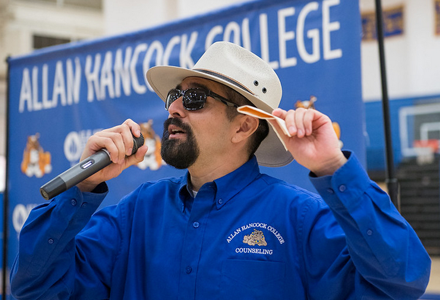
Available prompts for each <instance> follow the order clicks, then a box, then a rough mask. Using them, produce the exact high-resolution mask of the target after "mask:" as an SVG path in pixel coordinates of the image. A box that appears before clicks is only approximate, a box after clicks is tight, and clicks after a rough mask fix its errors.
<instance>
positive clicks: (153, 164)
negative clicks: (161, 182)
mask: <svg viewBox="0 0 440 300" xmlns="http://www.w3.org/2000/svg"><path fill="white" fill-rule="evenodd" d="M140 126H141V132H142V135H143V136H144V139H145V144H146V145H147V146H148V150H147V153H145V156H144V160H143V161H141V162H140V163H138V164H137V166H138V167H139V169H141V170H145V169H147V168H150V170H152V171H155V170H157V169H159V168H160V167H161V166H162V165H163V164H165V162H164V161H163V160H162V156H161V155H160V149H161V146H162V143H161V141H160V137H159V136H158V135H157V134H156V132H155V131H154V129H153V120H151V119H150V120H148V122H146V123H141V124H140Z"/></svg>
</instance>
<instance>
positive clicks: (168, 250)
mask: <svg viewBox="0 0 440 300" xmlns="http://www.w3.org/2000/svg"><path fill="white" fill-rule="evenodd" d="M147 77H148V80H149V82H150V84H151V86H152V87H153V88H154V89H155V91H156V93H157V94H158V95H159V96H160V97H161V98H162V99H163V100H164V101H165V106H166V108H167V110H168V111H169V118H168V120H166V122H165V124H164V136H163V149H162V156H163V158H164V160H165V161H166V162H167V163H168V164H170V165H173V166H175V167H177V168H187V169H188V172H187V174H186V175H185V176H183V177H182V178H171V179H170V178H169V179H163V180H159V181H157V182H147V183H145V184H143V185H141V186H140V187H139V188H138V189H136V190H135V191H133V192H132V193H131V194H129V195H127V196H126V197H125V198H124V199H122V201H121V202H120V203H119V204H118V205H116V206H111V207H107V208H104V209H102V210H101V211H98V212H97V213H96V214H94V215H93V216H92V214H93V213H94V212H95V210H96V208H97V207H98V206H99V204H100V203H101V201H102V200H103V198H104V197H105V195H106V193H107V186H106V184H105V183H104V182H105V181H106V180H109V179H111V178H113V177H116V176H117V175H118V174H119V173H120V172H121V171H122V170H124V169H125V168H127V167H128V166H130V165H133V164H135V163H137V162H139V161H141V160H142V157H143V156H144V154H145V152H146V150H147V149H146V147H145V146H143V147H141V148H140V149H139V150H138V152H137V153H136V154H135V155H133V156H129V157H127V155H129V154H130V153H131V148H132V147H133V144H132V143H133V142H132V134H133V135H134V136H139V125H138V124H136V123H135V122H133V121H131V120H127V121H125V122H124V124H122V125H120V126H116V127H114V128H111V129H108V130H104V131H102V132H100V133H97V134H95V135H94V136H92V137H91V138H90V139H89V141H88V143H87V145H86V148H85V150H84V153H83V158H84V157H87V156H89V155H91V154H93V153H94V152H96V151H98V150H100V149H102V148H106V149H107V150H108V151H109V152H110V156H111V160H112V161H113V164H111V165H110V166H108V167H107V168H105V169H103V170H101V171H99V172H98V173H96V174H94V175H93V176H91V177H89V178H88V179H86V180H84V181H83V182H81V183H80V184H78V185H77V187H74V188H72V189H70V190H68V191H66V192H64V193H62V194H61V195H59V196H57V197H56V198H54V199H53V200H52V201H51V202H50V203H49V204H45V205H42V206H39V207H37V208H35V209H34V210H33V211H32V213H31V215H30V216H29V218H28V220H27V222H26V224H25V226H24V227H23V229H22V232H21V236H20V250H19V254H18V257H17V260H16V262H15V264H14V266H13V269H12V275H11V278H12V283H11V288H12V292H13V294H14V296H15V297H17V298H19V299H33V300H35V299H320V300H321V299H338V300H341V299H417V298H418V297H419V296H420V295H421V294H423V292H424V290H425V287H426V285H427V281H428V278H429V271H430V259H429V256H428V255H427V253H426V252H425V250H424V248H423V246H422V245H421V243H420V241H419V239H418V238H417V236H416V234H415V233H414V231H413V230H412V228H411V227H410V226H409V225H408V223H407V222H406V221H405V220H404V219H403V218H402V217H401V216H400V215H399V213H398V212H397V211H396V209H395V208H394V206H393V205H392V203H391V202H390V200H389V198H388V196H387V194H386V193H384V192H383V191H382V190H380V189H379V187H378V186H377V185H375V184H374V183H373V182H371V181H370V180H369V178H368V176H367V175H366V173H365V171H364V170H363V169H362V167H361V166H360V164H359V162H358V161H357V159H356V157H355V155H354V154H353V153H350V152H341V150H340V149H339V143H338V139H337V137H336V135H335V132H334V130H333V127H332V124H331V121H330V119H329V118H328V117H327V116H325V115H323V114H322V113H320V112H318V111H316V110H306V109H297V110H296V111H293V110H290V111H284V110H282V109H275V110H274V111H273V113H274V115H276V116H278V117H280V118H281V119H283V120H285V122H286V125H287V128H288V131H289V133H290V135H291V137H288V136H287V135H284V134H282V133H281V132H282V131H281V130H280V128H279V127H278V125H277V124H275V123H273V124H271V125H268V124H267V123H266V122H265V121H260V120H258V119H257V118H254V117H252V116H249V115H244V114H239V113H238V112H237V110H236V108H237V106H242V105H246V104H252V105H254V106H256V107H257V108H260V109H263V110H265V111H267V112H272V110H273V109H274V108H277V107H278V105H279V102H280V100H281V85H280V82H279V80H278V77H277V76H276V74H275V72H274V71H273V70H272V69H270V67H269V66H268V65H267V64H266V63H265V62H263V61H262V60H261V59H260V58H258V57H257V56H255V55H253V54H252V53H250V52H248V51H247V50H245V49H243V48H241V47H239V46H236V45H233V44H230V43H225V42H220V43H216V44H214V45H213V46H211V47H210V48H209V49H208V50H207V52H206V53H205V54H204V55H203V56H202V58H201V59H200V60H199V61H198V62H197V64H196V65H195V66H194V68H193V69H192V70H186V69H181V68H177V67H166V66H162V67H155V68H152V69H151V70H149V71H148V73H147ZM275 129H276V130H277V131H278V133H279V136H280V138H281V140H280V139H279V138H278V137H277V134H276V133H275V131H274V130H275ZM284 147H286V148H287V149H288V151H286V150H285V148H284ZM254 153H255V155H254ZM292 157H294V158H295V159H296V160H297V161H298V163H300V164H302V165H303V166H305V167H307V168H308V169H310V171H311V173H310V179H311V181H312V182H313V184H314V185H315V187H316V189H317V191H318V192H319V193H320V195H321V197H322V198H321V197H320V196H318V195H315V194H312V193H310V192H308V191H305V190H302V189H300V188H298V187H295V186H292V185H289V184H287V183H285V182H283V181H281V180H279V179H275V178H272V177H270V176H267V175H264V174H261V173H260V172H259V169H258V164H262V165H266V166H282V165H285V164H288V163H289V162H290V161H292ZM257 162H258V163H257ZM292 176H294V174H292Z"/></svg>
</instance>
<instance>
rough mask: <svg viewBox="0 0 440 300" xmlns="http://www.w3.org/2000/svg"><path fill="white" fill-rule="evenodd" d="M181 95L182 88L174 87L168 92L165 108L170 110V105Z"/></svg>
mask: <svg viewBox="0 0 440 300" xmlns="http://www.w3.org/2000/svg"><path fill="white" fill-rule="evenodd" d="M179 97H180V90H178V89H172V90H170V91H169V92H168V95H167V99H166V101H165V108H166V109H167V110H168V108H169V107H170V105H171V104H172V103H173V102H174V101H176V100H177V99H179Z"/></svg>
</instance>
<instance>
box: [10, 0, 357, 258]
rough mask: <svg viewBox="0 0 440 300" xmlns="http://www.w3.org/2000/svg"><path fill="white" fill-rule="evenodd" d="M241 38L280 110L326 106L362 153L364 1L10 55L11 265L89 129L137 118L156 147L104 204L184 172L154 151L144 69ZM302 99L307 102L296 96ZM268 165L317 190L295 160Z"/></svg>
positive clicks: (317, 4)
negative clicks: (269, 78) (265, 72)
mask: <svg viewBox="0 0 440 300" xmlns="http://www.w3.org/2000/svg"><path fill="white" fill-rule="evenodd" d="M220 40H226V41H231V42H234V43H236V44H239V45H241V46H243V47H245V48H247V49H249V50H251V51H252V52H254V53H255V54H257V55H258V56H260V57H262V58H263V59H264V60H266V61H267V62H268V63H269V64H270V65H271V66H272V67H273V69H274V70H275V71H276V72H277V74H278V75H279V77H280V79H281V83H282V85H283V98H282V102H281V107H283V108H285V109H290V108H293V107H295V105H305V106H307V105H309V104H310V101H309V100H310V99H311V98H313V97H315V98H313V99H316V102H314V106H315V108H316V109H317V110H319V111H322V112H324V113H326V114H328V115H329V116H330V117H331V118H332V120H333V121H334V122H336V123H337V124H335V125H336V127H337V130H338V131H339V130H340V139H341V144H343V147H344V148H349V149H351V150H353V151H354V152H355V153H356V154H357V156H358V157H359V158H360V160H361V161H362V162H365V145H364V137H363V136H364V134H363V131H364V130H363V127H364V121H363V120H364V112H363V103H362V99H361V75H360V41H361V21H360V12H359V3H358V1H352V0H318V1H304V0H290V1H255V2H248V3H245V4H240V5H236V6H234V7H229V8H227V9H224V10H220V11H216V12H213V13H209V14H206V15H202V16H197V17H194V18H191V19H185V20H180V21H177V22H174V23H171V24H167V25H164V26H160V27H156V28H152V29H146V30H142V31H138V32H133V33H130V34H125V35H120V36H115V37H108V38H102V39H97V40H92V41H85V42H78V43H72V44H67V45H63V46H57V47H52V48H49V49H42V50H39V51H35V52H33V53H31V54H29V55H25V56H20V57H13V58H11V59H9V68H10V69H9V72H10V73H9V74H10V77H9V91H10V95H9V128H10V131H9V132H8V138H9V144H8V147H9V152H8V153H9V157H8V159H9V170H8V178H9V181H8V193H9V194H8V195H9V199H10V208H11V212H10V221H9V224H10V226H9V228H11V231H10V233H9V238H10V241H9V265H10V264H11V263H12V261H13V259H14V257H15V254H16V252H17V236H18V233H19V231H20V229H21V226H22V225H23V222H24V221H25V219H26V218H27V216H28V213H29V210H30V209H32V207H34V206H35V205H37V204H38V203H41V202H44V201H45V200H44V199H43V198H42V197H41V195H40V192H39V188H40V187H41V186H42V185H43V184H45V183H46V182H48V181H49V180H50V179H52V178H53V177H55V176H56V175H58V174H60V173H61V172H63V171H64V170H66V169H68V168H69V167H71V166H72V165H74V164H76V163H78V161H79V158H80V155H81V152H82V149H83V148H84V145H85V143H86V141H87V138H88V137H89V136H90V135H92V134H93V133H94V132H96V131H99V130H101V129H104V128H108V127H112V126H115V125H118V124H120V123H122V122H123V121H124V120H125V119H127V118H131V119H133V120H134V121H136V122H138V123H140V124H142V128H143V132H144V136H146V137H147V143H148V144H149V145H150V150H149V152H148V155H147V156H146V157H145V160H144V161H143V162H142V163H141V164H139V165H138V166H135V167H131V168H129V169H128V170H126V171H124V172H123V173H122V174H121V176H119V177H118V178H115V179H113V180H111V181H109V182H108V184H109V187H110V194H109V196H108V197H107V198H106V200H105V201H104V203H103V205H110V204H114V203H117V202H118V201H119V199H120V198H121V197H122V196H124V195H125V194H126V193H128V192H129V191H131V190H132V189H134V188H136V187H137V186H138V185H139V184H141V183H142V182H144V181H149V180H157V179H160V178H163V177H168V176H176V175H179V174H182V171H178V170H175V169H174V168H172V167H170V166H167V165H165V164H164V162H163V161H162V159H161V158H160V155H159V154H158V150H160V137H161V136H162V127H163V125H162V124H163V121H164V120H165V119H166V118H167V112H166V110H165V109H164V103H163V102H162V101H161V100H160V99H159V97H158V96H157V95H156V94H155V93H154V92H152V89H151V87H150V86H149V85H148V83H147V82H146V79H145V73H146V71H147V70H148V69H149V68H151V67H153V66H156V65H173V66H180V67H184V68H191V67H192V66H193V65H194V64H195V62H196V61H197V60H198V58H199V57H200V56H201V55H202V54H203V53H204V51H205V50H206V49H207V47H209V45H211V44H212V43H214V42H216V41H220ZM298 101H300V102H298ZM262 171H263V172H265V173H268V174H271V175H274V176H276V177H279V178H282V179H284V180H286V181H288V182H290V183H295V184H297V185H299V186H302V187H304V188H307V189H312V187H311V184H310V183H309V181H308V179H307V173H308V172H307V170H305V169H304V168H302V167H300V166H299V165H298V164H297V163H296V162H293V163H291V164H290V165H288V166H285V167H282V168H274V169H270V168H262Z"/></svg>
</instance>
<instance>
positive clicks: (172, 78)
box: [147, 42, 293, 167]
mask: <svg viewBox="0 0 440 300" xmlns="http://www.w3.org/2000/svg"><path fill="white" fill-rule="evenodd" d="M190 76H196V77H202V78H206V79H210V80H213V81H216V82H219V83H221V84H223V85H226V86H228V87H230V88H231V89H233V90H235V91H237V92H238V93H240V94H241V95H243V96H244V97H245V98H247V99H248V100H249V101H250V102H252V104H254V105H255V106H256V107H257V108H259V109H262V110H264V111H266V112H268V113H272V111H273V110H274V109H275V108H277V107H278V106H279V104H280V102H281V95H282V88H281V83H280V80H279V79H278V76H277V74H276V73H275V71H274V70H273V69H272V68H271V67H270V66H269V65H268V64H267V63H266V62H265V61H263V60H262V59H261V58H259V57H258V56H256V55H255V54H253V53H252V52H250V51H248V50H246V49H244V48H242V47H240V46H238V45H235V44H232V43H228V42H217V43H214V44H213V45H211V46H210V47H209V48H208V50H206V52H205V53H204V54H203V55H202V57H201V58H200V59H199V60H198V61H197V63H196V64H195V65H194V67H193V68H192V69H185V68H180V67H172V66H156V67H153V68H151V69H149V70H148V71H147V79H148V82H149V83H150V85H151V87H152V88H153V90H154V91H155V92H156V93H157V95H158V96H159V97H160V98H161V99H162V100H163V101H165V99H166V97H167V94H168V91H169V90H170V89H173V88H175V87H176V86H177V85H178V84H180V83H181V82H182V80H183V79H185V78H186V77H190ZM255 155H256V157H257V160H258V163H259V164H260V165H262V166H267V167H281V166H285V165H287V164H289V163H290V162H291V161H292V160H293V157H292V155H291V154H290V152H289V151H286V149H285V148H284V145H283V144H282V142H281V140H280V139H279V138H278V136H277V134H276V133H275V131H274V129H273V128H272V126H269V135H268V136H267V137H266V138H265V139H264V140H263V141H262V143H261V144H260V147H259V148H258V149H257V151H256V152H255Z"/></svg>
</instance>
